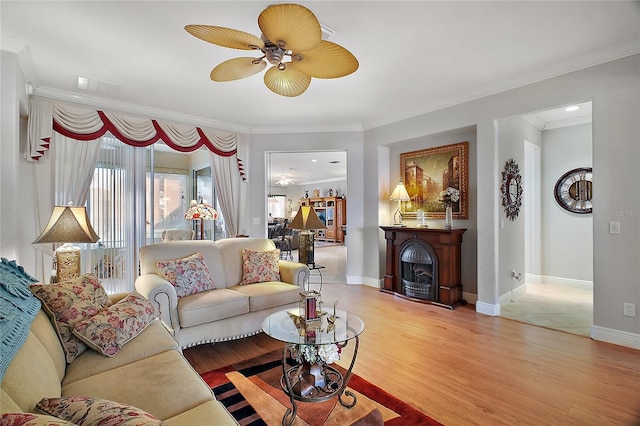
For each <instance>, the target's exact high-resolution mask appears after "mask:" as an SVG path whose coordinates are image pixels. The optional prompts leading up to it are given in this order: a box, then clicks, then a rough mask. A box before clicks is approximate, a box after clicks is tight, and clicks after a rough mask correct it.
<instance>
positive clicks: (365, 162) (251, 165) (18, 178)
mask: <svg viewBox="0 0 640 426" xmlns="http://www.w3.org/2000/svg"><path fill="white" fill-rule="evenodd" d="M2 55H3V56H2V63H1V64H0V65H1V67H2V73H1V74H2V112H1V115H2V141H0V143H1V145H2V160H0V165H1V166H2V170H1V172H0V176H1V179H2V181H1V182H0V188H1V191H2V193H1V196H2V197H1V198H2V208H1V210H2V216H1V217H0V225H1V226H2V229H1V230H0V234H1V235H2V240H0V249H2V255H3V256H5V257H6V256H7V255H8V256H12V255H14V254H15V256H16V258H18V261H19V262H21V263H23V264H25V266H27V267H29V266H30V265H29V264H28V262H29V259H28V258H29V257H30V253H32V252H33V249H32V247H31V244H30V243H31V241H33V239H34V238H35V237H36V232H37V231H35V225H34V224H33V223H32V222H31V221H29V220H24V218H23V217H22V216H21V215H18V214H17V212H16V210H15V209H17V208H18V207H16V205H17V204H20V208H24V207H25V205H22V204H21V203H22V201H23V200H24V199H25V197H27V198H29V197H35V194H32V193H29V192H30V191H32V188H33V186H32V185H29V184H30V183H32V180H33V173H34V172H33V169H32V168H30V167H25V166H23V164H27V163H26V162H25V161H24V160H22V159H21V157H20V156H19V155H16V148H15V145H16V144H18V143H19V141H18V138H17V137H16V135H18V134H19V131H18V129H19V128H20V125H19V120H17V119H16V118H15V117H16V108H18V110H19V105H18V104H19V102H17V101H15V99H16V98H19V97H20V96H19V95H17V94H18V93H19V90H22V88H19V86H20V82H19V79H18V78H13V77H12V76H11V75H12V74H13V75H15V73H16V70H17V68H16V67H17V64H16V62H15V61H14V60H12V58H9V60H5V59H6V54H5V53H4V52H3V54H2ZM6 73H9V74H10V75H9V76H7V74H6ZM12 86H13V87H12ZM12 88H13V90H11V89H12ZM7 95H8V96H9V97H10V98H9V99H7V98H6V97H5V96H7ZM585 100H592V102H593V169H594V172H595V174H596V175H597V181H596V182H595V183H594V185H596V186H595V188H598V189H597V190H596V191H594V212H593V242H594V244H593V247H594V259H597V262H594V271H593V281H594V327H593V331H592V335H593V336H594V338H596V339H599V340H605V341H611V342H614V343H618V344H624V345H628V346H632V347H636V348H639V349H640V316H639V317H636V318H630V317H624V316H623V315H622V305H623V302H629V303H635V304H636V306H640V220H639V219H640V185H638V182H640V167H638V165H639V164H640V144H639V143H638V141H639V140H640V126H638V117H640V55H633V56H630V57H627V58H623V59H620V60H617V61H612V62H608V63H605V64H602V65H599V66H595V67H592V68H588V69H585V70H582V71H578V72H574V73H570V74H567V75H563V76H559V77H556V78H552V79H548V80H545V81H541V82H539V83H536V84H531V85H528V86H524V87H520V88H516V89H513V90H509V91H507V92H504V93H500V94H496V95H493V96H488V97H485V98H481V99H478V100H474V101H470V102H466V103H463V104H459V105H455V106H451V107H448V108H443V109H441V110H438V111H433V112H430V113H427V114H424V115H421V116H418V117H414V118H411V119H407V120H403V121H400V122H396V123H392V124H389V125H386V126H382V127H379V128H376V129H369V130H366V131H364V132H341V133H317V134H280V135H244V134H240V135H239V137H240V138H242V139H243V141H246V142H247V143H248V147H249V149H250V152H249V154H248V156H246V157H245V156H244V155H243V157H244V158H243V160H244V161H245V166H246V170H247V172H248V177H247V183H248V186H247V190H248V198H247V205H246V213H247V220H246V221H245V223H246V228H247V229H246V232H245V233H247V232H248V233H249V234H250V235H254V236H262V235H265V232H266V225H265V224H264V220H265V218H266V203H265V202H264V201H265V199H266V184H265V152H266V151H273V150H290V149H291V147H304V148H305V149H310V150H326V149H344V150H346V151H347V168H348V182H347V194H348V203H349V208H348V223H349V232H348V234H347V239H348V245H349V250H348V259H347V279H348V280H349V282H352V283H365V284H370V285H378V284H379V282H380V279H381V275H380V259H382V258H383V256H382V253H383V252H384V250H385V245H384V244H381V241H380V239H381V237H380V233H381V231H380V229H379V225H380V224H381V223H380V219H379V217H378V214H377V212H378V211H379V210H382V211H383V214H386V211H388V201H387V200H383V196H382V195H381V194H382V193H384V192H385V191H388V188H389V186H390V185H389V177H388V175H389V174H390V173H389V168H387V167H384V164H383V161H385V160H386V158H385V156H386V155H387V153H388V148H387V147H388V146H390V145H393V144H395V143H399V142H402V141H409V140H412V139H415V138H420V137H423V136H425V135H435V134H438V133H442V132H448V131H451V130H455V129H461V128H466V127H469V126H475V127H476V135H477V146H476V156H477V158H476V164H477V168H476V171H475V179H476V182H478V187H477V190H476V194H475V197H476V203H477V205H476V213H477V216H476V222H477V243H476V251H477V269H476V280H477V288H478V294H477V297H478V302H477V305H476V309H477V310H478V311H479V312H484V313H489V314H495V313H497V312H498V311H499V305H498V297H499V294H498V293H499V292H498V285H497V283H498V281H499V280H498V277H499V275H500V262H499V253H500V250H499V243H498V241H499V240H500V229H499V219H500V208H501V207H500V204H499V174H500V169H501V166H502V162H503V159H502V158H500V155H499V150H498V131H497V124H496V123H497V120H499V119H501V118H505V117H513V116H518V115H522V114H526V113H528V112H531V111H538V110H543V109H547V108H550V107H555V106H558V105H565V104H570V103H576V102H581V101H585ZM5 126H7V127H5ZM243 143H244V142H243ZM5 154H6V155H8V157H7V159H5ZM390 160H391V161H394V160H392V159H390ZM15 161H18V162H22V163H23V164H19V165H18V166H16V165H15V164H12V162H15ZM394 180H395V179H394ZM23 185H24V186H23ZM7 200H8V201H7ZM383 204H384V205H386V207H381V206H382V205H383ZM26 206H27V207H28V208H30V207H32V205H30V204H26ZM27 210H28V209H27ZM6 215H8V217H7V216H6ZM612 217H615V220H616V221H619V222H620V223H621V229H622V233H621V234H619V235H612V234H609V221H611V220H612ZM253 218H257V220H258V221H259V223H258V224H255V225H254V224H253ZM27 227H28V228H30V230H29V232H26V231H24V232H14V231H13V229H20V230H21V231H22V230H24V229H25V228H27ZM243 231H244V230H243ZM6 235H11V236H12V237H11V238H10V239H9V238H7V237H6ZM13 236H15V238H13ZM504 244H505V245H507V248H508V244H509V242H508V241H507V242H505V243H504ZM516 248H517V247H516Z"/></svg>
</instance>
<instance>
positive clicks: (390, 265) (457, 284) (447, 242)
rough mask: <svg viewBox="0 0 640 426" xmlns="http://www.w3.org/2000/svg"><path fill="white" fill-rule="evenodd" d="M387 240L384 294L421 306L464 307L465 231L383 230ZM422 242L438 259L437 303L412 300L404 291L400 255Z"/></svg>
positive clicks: (382, 227)
mask: <svg viewBox="0 0 640 426" xmlns="http://www.w3.org/2000/svg"><path fill="white" fill-rule="evenodd" d="M380 229H382V230H383V231H384V237H385V239H386V240H387V256H386V267H385V274H384V287H383V288H382V289H381V291H383V292H386V293H392V294H395V295H397V296H399V297H403V298H406V299H409V300H414V301H417V302H421V303H431V304H434V305H438V306H442V307H446V308H449V309H454V308H456V307H457V306H460V305H463V304H465V301H464V300H463V299H462V283H461V277H460V275H461V274H460V269H461V267H460V261H461V254H460V253H461V245H462V234H463V233H464V232H465V231H466V229H437V228H409V227H400V226H381V227H380ZM413 240H420V241H422V242H426V243H427V244H429V245H430V246H431V247H432V248H433V250H434V251H435V252H436V256H437V258H438V283H437V284H438V291H437V300H423V299H416V298H413V297H409V296H407V295H406V294H404V291H403V289H402V282H401V281H402V277H401V276H400V275H401V272H400V259H399V257H400V256H399V254H400V251H401V250H402V248H403V247H404V246H405V245H406V244H408V243H410V242H412V241H413Z"/></svg>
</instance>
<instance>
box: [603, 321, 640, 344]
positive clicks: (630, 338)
mask: <svg viewBox="0 0 640 426" xmlns="http://www.w3.org/2000/svg"><path fill="white" fill-rule="evenodd" d="M591 338H592V339H593V340H598V341H601V342H607V343H613V344H614V345H620V346H626V347H627V348H632V349H637V350H640V334H637V333H629V332H626V331H620V330H613V329H611V328H605V327H598V326H595V325H592V326H591Z"/></svg>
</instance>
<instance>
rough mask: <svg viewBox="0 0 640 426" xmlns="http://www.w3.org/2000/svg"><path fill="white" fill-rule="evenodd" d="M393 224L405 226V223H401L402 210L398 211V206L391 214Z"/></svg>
mask: <svg viewBox="0 0 640 426" xmlns="http://www.w3.org/2000/svg"><path fill="white" fill-rule="evenodd" d="M393 226H399V227H405V226H406V225H403V224H402V212H401V211H400V207H398V209H397V210H396V212H395V213H394V214H393Z"/></svg>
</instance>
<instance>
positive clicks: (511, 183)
mask: <svg viewBox="0 0 640 426" xmlns="http://www.w3.org/2000/svg"><path fill="white" fill-rule="evenodd" d="M500 192H501V193H502V206H503V207H504V212H505V213H506V215H507V218H509V219H510V220H516V218H517V217H518V213H520V206H522V176H521V175H520V168H519V167H518V164H516V162H515V161H513V158H510V159H509V160H508V161H507V162H506V163H505V165H504V171H503V172H502V184H501V186H500Z"/></svg>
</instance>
